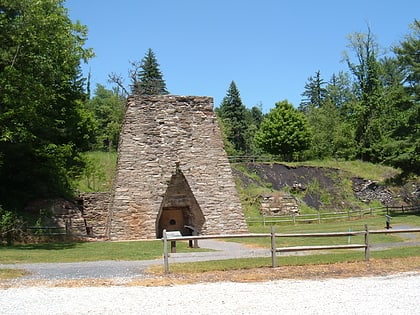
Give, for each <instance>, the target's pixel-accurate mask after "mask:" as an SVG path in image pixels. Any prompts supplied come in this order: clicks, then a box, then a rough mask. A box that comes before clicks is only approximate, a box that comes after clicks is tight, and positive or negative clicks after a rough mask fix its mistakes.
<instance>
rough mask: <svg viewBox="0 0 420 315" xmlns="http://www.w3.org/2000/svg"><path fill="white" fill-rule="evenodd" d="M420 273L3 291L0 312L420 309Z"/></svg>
mask: <svg viewBox="0 0 420 315" xmlns="http://www.w3.org/2000/svg"><path fill="white" fill-rule="evenodd" d="M419 288H420V274H419V273H417V274H416V273H405V274H399V275H394V276H388V277H369V278H349V279H330V280H321V281H315V280H304V281H303V280H302V281H296V280H280V281H271V282H263V283H231V282H219V283H209V284H204V283H200V284H193V285H177V286H165V287H141V286H137V287H125V286H111V287H82V288H62V287H59V288H48V287H25V288H10V289H6V290H0V310H1V314H5V315H7V314H14V315H17V314H188V313H191V314H259V315H263V314H420V309H419V304H418V301H419V300H420V290H419Z"/></svg>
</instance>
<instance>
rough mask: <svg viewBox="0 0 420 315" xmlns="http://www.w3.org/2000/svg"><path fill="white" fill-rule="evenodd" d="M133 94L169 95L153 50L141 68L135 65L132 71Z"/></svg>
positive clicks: (143, 61)
mask: <svg viewBox="0 0 420 315" xmlns="http://www.w3.org/2000/svg"><path fill="white" fill-rule="evenodd" d="M131 77H132V81H133V82H132V84H133V85H132V93H133V94H138V95H165V94H168V93H169V92H168V90H167V89H166V83H165V80H163V75H162V73H161V71H160V69H159V63H158V62H157V59H156V56H155V53H154V52H153V50H152V49H151V48H149V50H148V51H147V53H146V55H145V56H144V58H143V59H142V61H141V63H140V68H138V66H137V65H136V63H134V70H132V75H131Z"/></svg>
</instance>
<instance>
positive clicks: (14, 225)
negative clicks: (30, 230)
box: [0, 206, 23, 245]
mask: <svg viewBox="0 0 420 315" xmlns="http://www.w3.org/2000/svg"><path fill="white" fill-rule="evenodd" d="M22 226H23V222H22V220H21V219H20V218H19V217H18V216H17V215H16V214H15V213H13V212H11V211H6V210H3V208H2V207H1V206H0V244H4V243H6V244H7V245H12V244H13V241H17V240H20V239H21V238H22V233H23V232H22Z"/></svg>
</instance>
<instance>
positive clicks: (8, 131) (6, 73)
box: [0, 0, 93, 207]
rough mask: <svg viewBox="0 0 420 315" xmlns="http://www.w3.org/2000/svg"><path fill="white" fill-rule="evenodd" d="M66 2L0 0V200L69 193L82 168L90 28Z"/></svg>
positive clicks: (12, 202) (10, 202) (11, 202)
mask: <svg viewBox="0 0 420 315" xmlns="http://www.w3.org/2000/svg"><path fill="white" fill-rule="evenodd" d="M63 3H64V1H62V0H38V1H33V0H2V2H1V5H0V42H1V45H0V159H1V162H2V163H1V165H0V204H3V206H4V207H8V206H10V207H13V206H18V205H22V203H23V202H24V201H25V200H26V199H27V198H31V197H34V196H40V195H44V196H45V195H51V194H57V193H65V192H69V189H70V184H69V178H70V176H71V175H72V174H73V173H76V172H78V170H80V167H81V166H82V163H81V160H80V156H79V153H80V152H81V151H82V150H85V149H87V148H88V145H89V142H90V137H91V136H92V132H93V128H92V116H91V115H90V114H89V112H88V111H87V110H86V109H85V107H84V103H85V101H86V94H85V92H84V80H83V78H82V77H81V70H80V63H81V61H82V60H84V61H86V60H88V59H89V58H90V57H91V56H92V55H93V53H92V51H91V50H90V49H86V48H84V43H85V40H86V36H87V29H86V27H85V26H83V25H81V24H80V23H78V22H77V23H72V21H71V20H70V18H69V17H68V14H67V10H66V9H65V8H64V6H63Z"/></svg>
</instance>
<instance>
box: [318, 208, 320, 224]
mask: <svg viewBox="0 0 420 315" xmlns="http://www.w3.org/2000/svg"><path fill="white" fill-rule="evenodd" d="M318 224H321V212H319V211H318Z"/></svg>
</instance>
